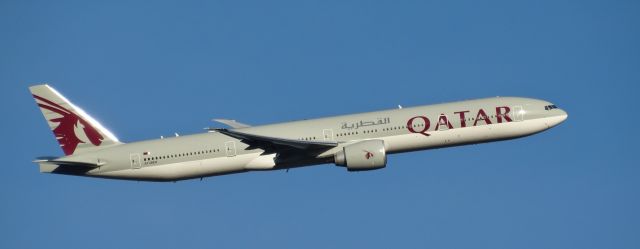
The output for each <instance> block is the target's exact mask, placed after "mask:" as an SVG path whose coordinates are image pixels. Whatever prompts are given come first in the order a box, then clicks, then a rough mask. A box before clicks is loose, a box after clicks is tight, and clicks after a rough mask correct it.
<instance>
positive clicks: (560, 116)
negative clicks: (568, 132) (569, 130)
mask: <svg viewBox="0 0 640 249" xmlns="http://www.w3.org/2000/svg"><path fill="white" fill-rule="evenodd" d="M553 111H554V112H556V113H554V115H553V116H551V117H550V118H549V120H548V122H547V126H548V127H549V128H551V127H554V126H556V125H559V124H560V123H562V122H564V121H565V120H567V118H568V117H569V114H567V112H565V111H564V110H562V109H555V110H553Z"/></svg>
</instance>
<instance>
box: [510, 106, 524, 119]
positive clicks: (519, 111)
mask: <svg viewBox="0 0 640 249" xmlns="http://www.w3.org/2000/svg"><path fill="white" fill-rule="evenodd" d="M524 114H525V111H524V108H522V106H520V105H516V106H513V111H512V113H511V117H512V118H513V121H515V122H520V121H523V120H524Z"/></svg>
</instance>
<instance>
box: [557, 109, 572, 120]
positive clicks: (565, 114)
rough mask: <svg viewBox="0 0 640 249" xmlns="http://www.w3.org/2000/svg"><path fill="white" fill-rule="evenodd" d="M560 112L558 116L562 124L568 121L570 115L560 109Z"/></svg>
mask: <svg viewBox="0 0 640 249" xmlns="http://www.w3.org/2000/svg"><path fill="white" fill-rule="evenodd" d="M558 111H559V112H560V114H558V116H559V117H560V122H559V123H562V122H564V121H565V120H567V118H568V117H569V113H567V112H566V111H564V110H562V109H558Z"/></svg>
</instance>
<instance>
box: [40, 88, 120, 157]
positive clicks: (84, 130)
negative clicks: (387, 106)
mask: <svg viewBox="0 0 640 249" xmlns="http://www.w3.org/2000/svg"><path fill="white" fill-rule="evenodd" d="M29 90H30V91H31V94H32V95H33V98H35V100H36V104H38V107H40V111H42V114H43V115H44V118H45V119H46V120H47V123H48V124H49V127H50V128H51V130H52V131H53V134H54V135H55V137H56V139H57V140H58V143H59V144H60V147H62V151H64V154H65V155H72V154H74V153H78V152H80V151H82V150H85V149H90V148H95V147H98V146H107V145H113V144H119V143H120V142H119V141H118V139H117V138H116V137H115V136H114V135H113V134H112V133H111V132H110V131H109V130H107V129H106V128H104V127H103V126H102V125H100V123H98V121H96V120H95V119H93V118H92V117H91V116H89V114H87V113H86V112H84V111H83V110H82V109H80V108H79V107H77V106H75V105H74V104H73V103H71V102H70V101H69V100H67V99H66V98H65V97H64V96H62V94H60V93H59V92H58V91H56V90H55V89H53V88H52V87H50V86H49V85H36V86H32V87H29Z"/></svg>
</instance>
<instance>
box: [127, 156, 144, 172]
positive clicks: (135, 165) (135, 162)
mask: <svg viewBox="0 0 640 249" xmlns="http://www.w3.org/2000/svg"><path fill="white" fill-rule="evenodd" d="M129 161H130V162H131V168H132V169H139V168H141V167H142V163H141V162H140V154H138V153H134V154H130V155H129Z"/></svg>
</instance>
